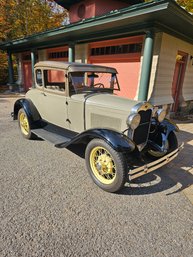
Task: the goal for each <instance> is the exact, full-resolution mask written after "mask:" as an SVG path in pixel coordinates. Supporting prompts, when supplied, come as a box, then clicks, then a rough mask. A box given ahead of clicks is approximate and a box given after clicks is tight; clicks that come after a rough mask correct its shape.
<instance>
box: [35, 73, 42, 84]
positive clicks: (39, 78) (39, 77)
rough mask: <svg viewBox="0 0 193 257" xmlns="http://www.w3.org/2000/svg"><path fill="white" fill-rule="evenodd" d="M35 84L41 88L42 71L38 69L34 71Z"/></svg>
mask: <svg viewBox="0 0 193 257" xmlns="http://www.w3.org/2000/svg"><path fill="white" fill-rule="evenodd" d="M35 74H36V76H35V78H36V84H37V85H38V86H39V87H42V85H43V80H42V71H41V70H40V69H38V70H36V73H35Z"/></svg>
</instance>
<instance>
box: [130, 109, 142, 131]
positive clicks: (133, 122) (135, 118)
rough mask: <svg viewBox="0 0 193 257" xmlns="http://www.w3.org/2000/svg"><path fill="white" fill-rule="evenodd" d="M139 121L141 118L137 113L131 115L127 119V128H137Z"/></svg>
mask: <svg viewBox="0 0 193 257" xmlns="http://www.w3.org/2000/svg"><path fill="white" fill-rule="evenodd" d="M140 121H141V116H140V115H139V114H138V113H135V114H131V115H129V117H128V118H127V126H128V127H130V128H131V129H133V130H134V129H136V128H137V127H138V126H139V124H140Z"/></svg>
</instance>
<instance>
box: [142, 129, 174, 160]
mask: <svg viewBox="0 0 193 257" xmlns="http://www.w3.org/2000/svg"><path fill="white" fill-rule="evenodd" d="M167 145H168V147H167V148H168V149H167V152H166V153H161V152H158V151H155V150H152V149H149V150H148V151H147V156H148V157H150V158H151V159H152V160H157V159H159V158H161V157H163V156H164V155H166V154H169V153H171V152H172V151H174V150H175V149H177V148H178V140H177V137H176V135H175V133H174V132H173V131H172V132H170V134H169V135H168V139H167Z"/></svg>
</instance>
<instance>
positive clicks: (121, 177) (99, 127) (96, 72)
mask: <svg viewBox="0 0 193 257" xmlns="http://www.w3.org/2000/svg"><path fill="white" fill-rule="evenodd" d="M34 75H35V86H34V87H33V88H31V89H30V90H29V91H28V92H27V94H26V97H25V98H22V99H19V100H17V101H16V102H15V105H14V112H13V117H14V119H18V122H19V127H20V129H21V133H22V135H23V136H24V137H25V138H27V139H31V138H34V137H40V138H43V139H45V140H48V141H50V142H52V143H53V144H54V145H55V146H56V147H58V148H68V149H70V150H72V151H74V152H76V153H79V154H80V155H81V156H83V157H84V158H85V160H86V166H87V170H88V172H89V174H90V176H91V178H92V179H93V181H94V182H95V183H96V184H97V185H98V186H99V187H100V188H102V189H103V190H105V191H108V192H116V191H118V190H120V189H121V188H122V187H123V185H124V183H125V182H126V181H131V180H133V179H135V178H137V177H140V176H142V175H144V174H146V173H149V172H151V171H153V170H155V169H157V168H159V167H161V166H163V165H165V164H167V163H168V162H170V161H171V160H173V159H174V158H175V157H176V156H177V155H178V153H179V151H180V149H181V148H182V146H180V147H178V141H177V138H176V135H175V132H177V131H178V128H177V126H176V125H175V124H173V123H172V122H171V121H170V120H168V119H166V112H167V110H166V109H167V108H166V106H164V107H160V108H153V106H152V105H151V104H150V103H148V102H138V101H134V100H129V99H126V98H122V97H119V96H117V92H119V90H120V88H119V83H118V80H117V71H116V70H115V69H113V68H109V67H104V66H95V65H87V64H79V63H64V62H48V61H46V62H39V63H37V64H36V65H35V74H34Z"/></svg>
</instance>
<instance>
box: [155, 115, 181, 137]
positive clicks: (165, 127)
mask: <svg viewBox="0 0 193 257" xmlns="http://www.w3.org/2000/svg"><path fill="white" fill-rule="evenodd" d="M159 126H160V129H161V131H162V133H164V134H165V136H166V138H168V136H169V134H170V132H172V131H176V132H179V128H178V126H177V125H176V124H175V123H174V122H172V121H171V120H168V119H164V120H163V121H162V122H161V123H160V125H159Z"/></svg>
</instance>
